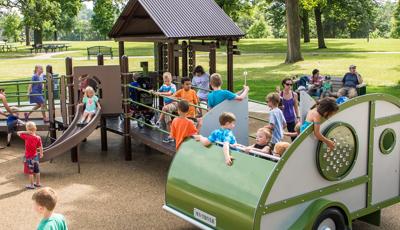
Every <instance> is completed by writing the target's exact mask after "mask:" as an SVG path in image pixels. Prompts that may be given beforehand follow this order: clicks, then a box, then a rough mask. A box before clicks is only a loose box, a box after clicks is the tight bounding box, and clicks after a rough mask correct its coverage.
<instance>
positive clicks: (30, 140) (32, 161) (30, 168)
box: [18, 121, 43, 189]
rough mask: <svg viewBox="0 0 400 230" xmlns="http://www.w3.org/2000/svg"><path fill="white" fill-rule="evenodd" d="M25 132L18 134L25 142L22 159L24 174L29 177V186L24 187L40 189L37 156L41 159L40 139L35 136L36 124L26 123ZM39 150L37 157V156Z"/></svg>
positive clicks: (41, 147)
mask: <svg viewBox="0 0 400 230" xmlns="http://www.w3.org/2000/svg"><path fill="white" fill-rule="evenodd" d="M25 127H26V131H21V132H18V136H19V137H21V138H22V139H23V140H24V141H25V157H24V173H25V174H27V175H29V182H30V184H28V185H26V186H25V187H26V188H27V189H35V187H41V186H42V185H41V184H40V170H39V156H40V158H42V157H43V146H42V139H41V138H40V137H39V136H38V135H36V124H35V123H34V122H31V121H30V122H27V123H26V125H25ZM37 149H39V156H38V154H37ZM34 175H35V177H36V184H35V183H34Z"/></svg>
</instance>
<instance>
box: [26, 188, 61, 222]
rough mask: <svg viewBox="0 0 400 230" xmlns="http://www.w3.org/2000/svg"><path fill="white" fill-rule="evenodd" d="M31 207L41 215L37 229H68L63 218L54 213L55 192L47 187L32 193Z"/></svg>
mask: <svg viewBox="0 0 400 230" xmlns="http://www.w3.org/2000/svg"><path fill="white" fill-rule="evenodd" d="M32 200H33V209H34V210H35V212H36V213H38V214H39V215H40V217H42V220H41V221H40V223H39V225H38V226H37V230H50V229H51V230H68V227H67V224H66V222H65V218H64V216H63V215H61V214H57V213H54V208H55V207H56V204H57V200H58V198H57V194H56V192H55V191H54V190H53V189H52V188H49V187H45V188H41V189H39V190H38V191H36V192H35V193H34V194H33V195H32Z"/></svg>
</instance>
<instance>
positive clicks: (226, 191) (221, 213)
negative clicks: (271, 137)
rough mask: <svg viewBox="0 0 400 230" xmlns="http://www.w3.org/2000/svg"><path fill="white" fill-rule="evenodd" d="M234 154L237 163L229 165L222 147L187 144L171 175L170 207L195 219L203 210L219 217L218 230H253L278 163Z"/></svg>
mask: <svg viewBox="0 0 400 230" xmlns="http://www.w3.org/2000/svg"><path fill="white" fill-rule="evenodd" d="M231 154H232V156H233V157H234V158H235V160H234V163H233V165H232V166H227V165H226V164H225V160H224V155H223V152H222V148H221V147H219V146H215V145H212V146H210V147H209V148H205V147H203V146H202V145H201V144H200V143H198V142H196V141H194V140H192V139H189V140H187V141H186V142H184V143H183V144H182V145H181V147H180V149H179V151H178V153H177V154H176V155H175V158H174V160H173V162H172V164H171V168H170V171H169V174H168V181H167V187H166V204H167V206H169V207H171V208H174V209H175V210H177V211H179V212H181V213H183V214H185V215H187V216H189V217H191V218H193V219H196V218H194V214H193V213H194V209H198V210H201V211H203V212H205V213H206V214H208V215H211V216H213V217H215V218H216V228H217V229H253V223H254V216H255V212H256V209H257V205H258V203H259V200H260V197H261V194H262V193H263V189H264V186H265V184H266V181H267V180H268V178H269V176H270V174H271V172H272V171H273V170H274V166H275V165H276V163H275V162H272V161H269V160H265V159H261V158H257V157H253V156H249V155H247V154H244V153H239V152H236V151H231ZM196 220H198V219H196ZM198 221H199V220H198ZM200 222H201V221H200ZM202 223H204V224H207V223H205V222H202ZM211 227H212V226H211Z"/></svg>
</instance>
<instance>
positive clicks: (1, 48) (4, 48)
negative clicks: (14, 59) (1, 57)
mask: <svg viewBox="0 0 400 230" xmlns="http://www.w3.org/2000/svg"><path fill="white" fill-rule="evenodd" d="M13 49H15V51H17V49H18V48H17V46H13V45H10V44H0V52H11V51H12V50H13Z"/></svg>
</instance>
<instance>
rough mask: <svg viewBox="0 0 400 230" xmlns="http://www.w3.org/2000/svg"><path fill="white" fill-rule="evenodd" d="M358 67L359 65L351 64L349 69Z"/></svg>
mask: <svg viewBox="0 0 400 230" xmlns="http://www.w3.org/2000/svg"><path fill="white" fill-rule="evenodd" d="M356 67H357V66H356V65H350V66H349V69H353V68H356Z"/></svg>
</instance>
